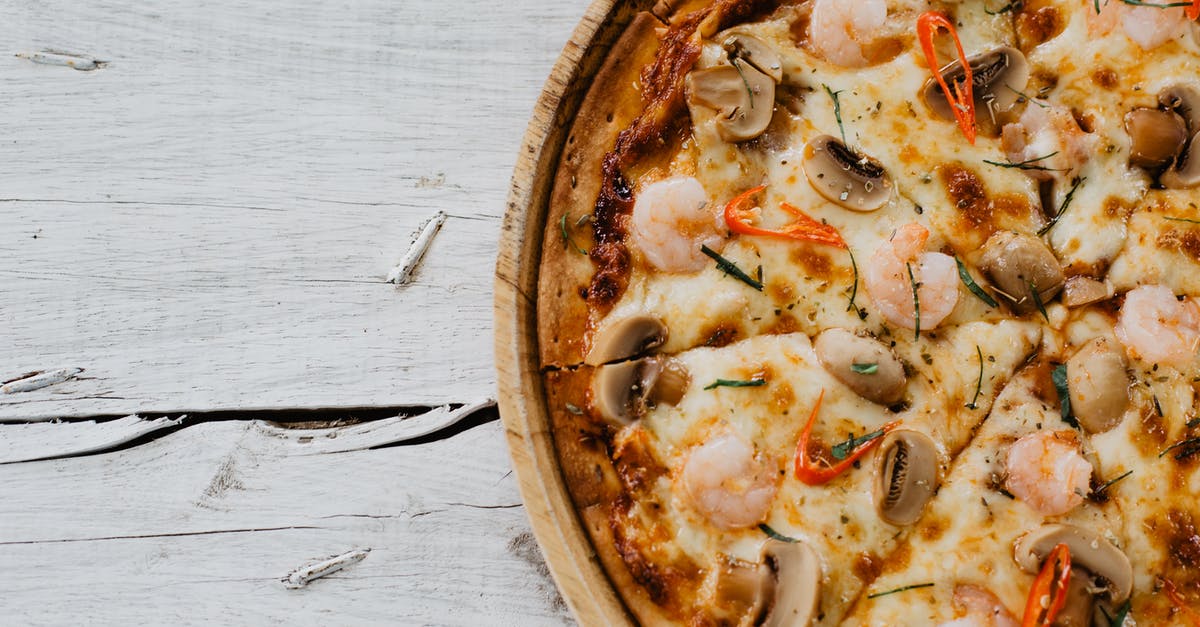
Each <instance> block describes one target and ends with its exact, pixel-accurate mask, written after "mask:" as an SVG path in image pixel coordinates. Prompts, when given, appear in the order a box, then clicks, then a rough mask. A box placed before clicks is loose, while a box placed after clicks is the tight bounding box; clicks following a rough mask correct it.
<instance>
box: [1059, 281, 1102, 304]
mask: <svg viewBox="0 0 1200 627" xmlns="http://www.w3.org/2000/svg"><path fill="white" fill-rule="evenodd" d="M1112 296H1113V287H1112V284H1110V283H1107V282H1105V281H1097V280H1096V279H1093V278H1090V277H1086V276H1073V277H1071V278H1069V279H1067V281H1066V283H1064V284H1063V296H1062V301H1063V304H1064V305H1066V306H1067V307H1083V306H1084V305H1090V304H1092V303H1096V302H1099V301H1102V300H1107V299H1109V298H1112Z"/></svg>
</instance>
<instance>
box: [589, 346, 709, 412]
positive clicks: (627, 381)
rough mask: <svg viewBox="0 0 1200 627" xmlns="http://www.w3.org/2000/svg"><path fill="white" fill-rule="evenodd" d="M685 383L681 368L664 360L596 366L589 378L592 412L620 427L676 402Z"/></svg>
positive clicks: (681, 393) (677, 363) (659, 358)
mask: <svg viewBox="0 0 1200 627" xmlns="http://www.w3.org/2000/svg"><path fill="white" fill-rule="evenodd" d="M687 383H688V374H687V369H686V368H685V367H684V366H683V364H681V363H679V362H678V361H677V360H674V359H670V358H666V357H644V358H642V359H636V360H633V361H622V362H620V363H615V364H608V365H605V366H600V367H599V368H597V369H596V375H595V376H594V377H592V388H591V402H592V408H593V409H595V410H596V413H597V414H599V415H600V417H601V418H603V419H604V420H605V421H607V422H608V423H610V424H612V425H614V426H618V427H619V426H624V425H627V424H629V423H631V422H633V421H634V420H636V419H638V418H641V417H642V416H644V415H645V414H646V410H647V409H648V408H649V407H651V406H653V405H655V404H658V403H667V404H674V403H677V402H679V399H680V398H681V397H682V396H683V392H684V390H685V389H686V388H687Z"/></svg>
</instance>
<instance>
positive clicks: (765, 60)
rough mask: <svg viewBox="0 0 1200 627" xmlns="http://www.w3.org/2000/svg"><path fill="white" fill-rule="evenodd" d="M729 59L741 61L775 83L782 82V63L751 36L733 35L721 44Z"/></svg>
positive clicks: (774, 53)
mask: <svg viewBox="0 0 1200 627" xmlns="http://www.w3.org/2000/svg"><path fill="white" fill-rule="evenodd" d="M721 47H722V48H724V49H725V52H727V53H728V54H729V57H730V59H731V60H732V59H743V60H745V61H746V62H747V63H749V64H750V65H753V66H754V68H755V69H757V70H758V71H759V72H762V73H763V74H766V75H767V76H769V77H771V80H772V81H775V82H776V83H778V82H780V81H782V80H783V62H782V61H781V60H780V59H779V54H778V53H776V52H775V51H774V50H773V49H771V47H770V46H768V45H767V44H766V42H764V41H763V40H761V39H759V38H758V37H755V36H753V35H746V34H743V33H735V34H733V35H730V36H729V37H728V38H726V39H725V42H724V43H722V44H721Z"/></svg>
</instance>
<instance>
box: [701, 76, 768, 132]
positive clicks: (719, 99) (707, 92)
mask: <svg viewBox="0 0 1200 627" xmlns="http://www.w3.org/2000/svg"><path fill="white" fill-rule="evenodd" d="M687 93H688V97H689V99H690V100H691V101H692V102H693V103H695V104H700V105H703V106H705V107H709V108H711V109H716V110H717V116H718V119H717V132H718V133H719V134H720V135H721V139H723V140H725V141H727V142H731V143H732V142H741V141H746V140H748V139H754V138H755V137H758V136H759V135H761V134H762V132H763V131H765V130H767V126H768V125H769V124H770V123H771V116H772V115H773V114H774V111H775V81H773V80H771V77H770V76H767V75H766V74H763V73H762V72H760V71H758V70H757V69H756V68H755V67H754V66H753V65H750V63H749V62H747V61H743V60H742V59H740V58H734V59H733V60H732V61H731V62H730V65H718V66H715V67H710V68H707V69H704V70H694V71H692V72H691V73H689V74H688V75H687Z"/></svg>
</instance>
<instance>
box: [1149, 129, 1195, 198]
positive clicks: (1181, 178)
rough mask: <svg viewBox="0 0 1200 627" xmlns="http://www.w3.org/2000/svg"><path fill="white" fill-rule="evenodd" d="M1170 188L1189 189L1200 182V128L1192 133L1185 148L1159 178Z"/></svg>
mask: <svg viewBox="0 0 1200 627" xmlns="http://www.w3.org/2000/svg"><path fill="white" fill-rule="evenodd" d="M1159 180H1160V181H1161V182H1162V184H1163V185H1164V186H1165V187H1168V188H1170V189H1189V188H1192V187H1195V186H1196V185H1197V184H1200V130H1198V131H1196V134H1195V135H1192V139H1191V140H1189V141H1188V145H1187V148H1185V149H1184V150H1183V152H1181V153H1179V156H1177V157H1176V158H1175V163H1172V164H1171V167H1170V168H1168V169H1167V171H1166V172H1163V175H1162V177H1161V178H1160V179H1159Z"/></svg>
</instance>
